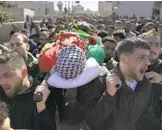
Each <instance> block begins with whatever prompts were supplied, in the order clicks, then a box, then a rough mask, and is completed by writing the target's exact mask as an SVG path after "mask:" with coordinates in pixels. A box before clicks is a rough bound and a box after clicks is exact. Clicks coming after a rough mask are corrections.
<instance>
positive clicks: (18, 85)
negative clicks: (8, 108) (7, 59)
mask: <svg viewBox="0 0 162 130" xmlns="http://www.w3.org/2000/svg"><path fill="white" fill-rule="evenodd" d="M0 70H1V71H0V86H1V87H2V88H3V90H4V92H5V94H6V96H8V97H9V98H13V97H15V96H16V95H17V94H18V93H19V92H20V91H21V90H22V86H23V76H22V71H21V69H15V70H14V69H11V68H10V67H9V66H8V65H6V64H0Z"/></svg>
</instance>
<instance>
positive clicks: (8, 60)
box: [0, 52, 26, 68]
mask: <svg viewBox="0 0 162 130" xmlns="http://www.w3.org/2000/svg"><path fill="white" fill-rule="evenodd" d="M0 64H7V65H9V66H10V67H12V68H22V67H26V65H25V61H24V59H23V58H22V56H21V55H20V54H18V53H17V52H4V53H2V54H0Z"/></svg>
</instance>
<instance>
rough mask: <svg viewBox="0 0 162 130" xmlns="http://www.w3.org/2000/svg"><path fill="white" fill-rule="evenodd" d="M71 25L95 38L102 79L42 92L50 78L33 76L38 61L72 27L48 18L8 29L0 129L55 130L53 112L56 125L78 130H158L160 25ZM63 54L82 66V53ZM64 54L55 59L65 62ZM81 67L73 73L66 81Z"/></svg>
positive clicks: (0, 80)
mask: <svg viewBox="0 0 162 130" xmlns="http://www.w3.org/2000/svg"><path fill="white" fill-rule="evenodd" d="M78 21H86V22H87V23H89V24H91V25H92V33H91V34H90V35H92V36H94V37H99V38H100V39H101V42H102V47H103V49H104V52H105V59H104V62H103V63H100V66H101V67H104V68H106V70H105V73H102V74H101V75H99V76H98V77H96V78H95V79H93V80H92V81H90V82H88V83H87V84H85V85H83V86H80V87H78V88H75V89H61V88H55V86H53V87H51V86H50V85H48V83H47V80H48V78H49V75H50V74H49V73H45V72H40V68H39V54H40V53H41V51H42V49H43V48H44V46H45V45H47V44H52V45H55V38H56V37H55V36H56V34H58V33H59V32H60V31H69V30H70V31H71V27H70V25H71V24H70V23H72V22H74V20H73V19H72V18H59V19H57V20H54V19H52V18H49V19H48V20H47V19H43V20H42V22H41V23H39V24H38V23H34V21H33V20H32V19H31V18H30V17H29V16H27V17H26V21H25V23H24V27H23V29H19V28H13V30H12V31H11V33H10V34H9V35H10V39H9V42H7V43H5V44H4V45H0V100H1V101H0V130H11V129H35V130H56V129H57V125H58V123H57V122H58V121H57V111H58V118H59V122H60V123H64V122H70V125H74V123H75V124H76V123H78V122H79V123H80V122H82V123H83V124H84V125H81V128H78V130H80V129H82V130H162V118H161V113H162V60H161V58H162V57H161V56H162V49H161V48H162V47H161V46H162V24H161V23H160V21H157V20H153V19H150V18H149V19H146V18H140V19H137V18H127V19H124V18H119V19H117V20H116V21H114V22H113V21H112V20H109V21H105V20H102V19H97V18H95V17H93V18H90V19H89V18H77V17H76V18H75V22H78ZM70 31H69V32H70ZM83 31H86V30H84V29H83ZM66 49H67V50H68V49H69V50H71V52H73V53H74V54H77V55H74V57H75V56H76V57H77V56H78V57H79V56H81V55H82V60H80V61H79V65H83V66H84V67H85V65H84V64H85V61H86V60H88V58H87V57H86V55H85V54H84V51H83V52H81V51H80V50H78V49H73V48H70V47H67V48H66ZM64 51H65V50H64ZM64 51H62V52H60V53H61V54H60V55H59V54H58V56H64V55H66V53H64ZM78 52H79V54H78ZM71 55H72V54H71ZM84 55H85V56H84ZM83 59H84V60H83ZM63 60H65V61H66V58H62V62H64V61H63ZM71 62H72V61H71ZM57 63H59V62H57ZM57 63H56V64H57ZM69 65H70V64H69ZM84 67H82V69H80V68H79V67H76V68H77V69H78V70H76V71H77V72H78V73H77V74H76V75H73V77H74V76H75V77H77V76H78V75H79V74H81V73H83V70H84ZM58 68H59V67H58ZM74 68H75V66H73V69H74ZM71 71H73V70H71ZM108 72H109V73H108ZM61 74H62V73H61ZM64 76H66V75H64ZM70 78H72V76H71V75H70ZM65 86H66V84H65ZM71 91H72V92H71ZM37 92H41V94H42V99H41V100H40V101H39V102H36V101H34V100H33V96H34V95H35V94H36V93H37ZM71 104H72V105H71ZM68 105H69V106H68ZM70 105H71V106H70ZM65 130H69V128H66V129H65Z"/></svg>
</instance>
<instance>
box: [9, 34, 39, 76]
mask: <svg viewBox="0 0 162 130" xmlns="http://www.w3.org/2000/svg"><path fill="white" fill-rule="evenodd" d="M28 41H29V38H28V37H27V36H26V35H24V34H22V33H14V34H13V35H12V36H11V38H10V49H11V50H12V51H13V52H17V53H19V54H20V55H21V56H22V57H23V58H24V60H25V62H26V65H27V67H28V72H29V75H30V76H32V78H36V75H37V74H38V72H39V67H38V60H37V59H36V58H35V57H34V56H33V55H32V54H31V53H29V52H28V50H29V47H30V46H29V44H28Z"/></svg>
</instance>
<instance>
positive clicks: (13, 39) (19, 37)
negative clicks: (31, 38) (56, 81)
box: [10, 35, 23, 43]
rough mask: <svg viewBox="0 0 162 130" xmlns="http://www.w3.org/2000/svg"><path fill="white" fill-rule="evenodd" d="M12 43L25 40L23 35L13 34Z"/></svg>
mask: <svg viewBox="0 0 162 130" xmlns="http://www.w3.org/2000/svg"><path fill="white" fill-rule="evenodd" d="M10 42H11V43H16V42H23V37H22V36H21V35H17V36H13V37H11V39H10Z"/></svg>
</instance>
